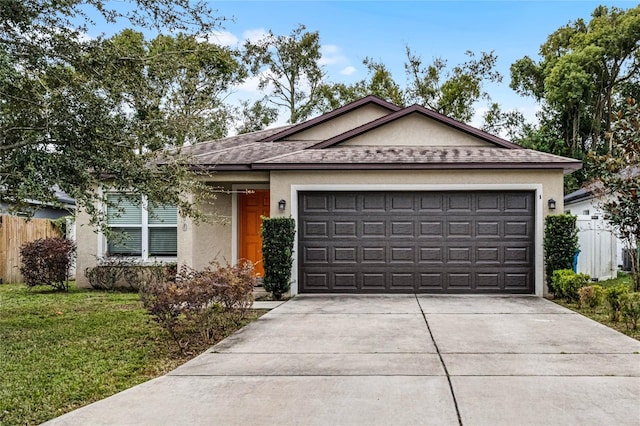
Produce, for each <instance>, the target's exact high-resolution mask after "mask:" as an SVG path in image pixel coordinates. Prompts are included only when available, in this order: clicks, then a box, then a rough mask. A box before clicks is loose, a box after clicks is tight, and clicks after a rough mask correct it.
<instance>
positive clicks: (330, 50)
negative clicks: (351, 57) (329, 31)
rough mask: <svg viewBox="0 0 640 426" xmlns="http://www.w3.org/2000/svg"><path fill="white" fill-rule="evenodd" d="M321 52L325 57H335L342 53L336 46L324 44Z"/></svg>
mask: <svg viewBox="0 0 640 426" xmlns="http://www.w3.org/2000/svg"><path fill="white" fill-rule="evenodd" d="M320 51H321V52H322V54H323V55H335V54H337V53H340V48H339V47H338V46H336V45H335V44H323V45H322V46H321V47H320Z"/></svg>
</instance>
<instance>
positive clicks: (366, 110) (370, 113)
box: [285, 104, 391, 141]
mask: <svg viewBox="0 0 640 426" xmlns="http://www.w3.org/2000/svg"><path fill="white" fill-rule="evenodd" d="M390 113H391V111H389V110H387V109H385V108H382V107H380V106H378V105H374V104H369V105H365V106H363V107H361V108H358V109H356V110H353V111H350V112H348V113H346V114H344V115H341V116H339V117H335V118H333V119H331V120H330V121H328V122H326V123H323V124H320V125H318V126H315V127H312V128H310V129H307V130H304V131H302V132H300V133H296V134H295V135H292V136H291V137H290V138H286V139H285V140H298V141H306V140H310V141H323V140H326V139H330V138H332V137H334V136H337V135H339V134H341V133H344V132H346V131H348V130H351V129H354V128H356V127H359V126H362V125H363V124H366V123H368V122H370V121H373V120H376V119H378V118H380V117H383V116H385V115H387V114H390Z"/></svg>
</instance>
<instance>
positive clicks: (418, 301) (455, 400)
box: [415, 295, 462, 426]
mask: <svg viewBox="0 0 640 426" xmlns="http://www.w3.org/2000/svg"><path fill="white" fill-rule="evenodd" d="M415 297H416V302H417V303H418V307H419V308H420V311H421V312H422V317H423V318H424V323H425V325H426V326H427V330H428V331H429V336H431V342H432V343H433V346H435V348H436V352H437V353H438V358H439V359H440V364H442V369H443V370H444V374H445V375H446V376H447V383H448V384H449V390H450V391H451V397H452V398H453V405H454V407H455V408H456V416H458V424H459V426H462V416H460V408H459V407H458V400H457V399H456V393H455V392H454V390H453V384H452V383H451V376H450V375H449V370H447V365H446V364H445V362H444V359H443V358H442V354H441V353H440V348H438V343H436V339H435V338H434V337H433V333H432V332H431V327H430V326H429V321H427V316H426V314H425V313H424V311H423V310H422V306H421V305H420V299H418V295H415Z"/></svg>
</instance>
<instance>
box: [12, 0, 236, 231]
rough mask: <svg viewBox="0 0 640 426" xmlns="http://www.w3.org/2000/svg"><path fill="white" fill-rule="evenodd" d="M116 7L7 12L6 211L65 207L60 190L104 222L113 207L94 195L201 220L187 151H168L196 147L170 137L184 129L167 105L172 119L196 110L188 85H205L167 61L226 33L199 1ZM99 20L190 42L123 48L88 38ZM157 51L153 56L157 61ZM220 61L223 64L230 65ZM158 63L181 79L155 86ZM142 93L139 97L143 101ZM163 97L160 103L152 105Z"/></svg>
mask: <svg viewBox="0 0 640 426" xmlns="http://www.w3.org/2000/svg"><path fill="white" fill-rule="evenodd" d="M114 7H115V6H113V5H112V3H109V2H104V1H102V0H91V1H89V2H80V1H79V0H71V1H66V2H46V1H43V0H34V1H31V2H23V1H20V0H7V1H5V2H4V3H3V7H2V8H1V9H0V17H1V18H2V19H0V62H1V63H2V69H1V71H0V202H3V203H7V204H9V205H10V206H11V207H12V208H13V209H21V210H23V209H24V208H26V207H29V206H33V204H32V203H30V202H29V200H35V201H38V202H41V203H56V201H57V200H56V199H55V197H54V194H53V190H52V188H53V187H54V186H58V187H60V188H61V189H62V190H63V191H65V192H67V193H68V194H69V195H71V196H72V197H74V198H75V199H76V203H77V205H78V207H79V208H81V209H83V210H84V211H86V212H88V213H89V214H90V215H91V217H92V218H93V221H94V222H101V219H104V218H103V217H102V213H101V210H99V209H97V208H96V206H97V202H98V201H105V200H104V199H103V197H102V196H101V195H100V192H99V191H96V189H99V188H106V187H109V188H113V189H115V190H119V191H133V192H136V193H140V194H145V195H146V196H147V197H148V199H149V202H150V204H151V205H152V206H155V205H156V204H158V203H162V204H164V203H171V204H177V205H179V207H180V209H181V211H182V213H183V214H187V215H191V216H195V217H198V212H197V210H196V209H195V208H194V206H193V204H192V203H191V202H189V201H188V200H186V199H184V198H182V194H183V193H185V192H190V191H192V190H194V189H197V188H198V185H199V183H198V181H197V179H196V176H194V174H193V173H191V172H190V171H189V170H188V168H187V163H186V162H185V161H184V159H183V158H181V156H180V155H179V150H175V151H173V152H168V151H166V150H165V148H167V147H171V146H176V147H177V146H179V145H180V144H181V143H182V142H183V141H184V140H185V139H188V138H189V135H188V134H187V133H183V134H182V135H180V134H178V132H173V133H172V132H171V131H170V130H171V128H172V126H173V128H174V129H175V128H176V126H175V124H172V123H168V124H166V125H165V124H163V118H165V117H166V116H165V115H163V113H162V111H161V109H162V106H163V105H164V104H163V103H164V102H166V105H167V106H169V105H171V107H169V108H172V106H173V105H179V104H181V103H182V105H187V104H188V102H185V99H187V98H188V97H189V95H188V94H189V93H191V94H193V93H195V92H194V90H193V87H191V88H190V86H189V85H190V84H191V83H192V82H195V81H199V80H198V78H191V77H187V76H186V75H185V74H188V73H189V71H186V70H187V69H186V68H181V69H179V70H177V69H174V68H172V67H173V64H174V63H175V61H176V55H174V54H169V53H168V52H169V51H170V50H172V49H174V48H178V49H187V50H188V49H191V48H193V47H194V46H195V44H193V43H194V39H193V38H192V37H191V36H195V35H198V34H204V33H207V32H209V31H210V30H212V29H213V28H216V27H217V26H218V24H219V19H218V18H216V17H214V16H213V15H212V13H211V11H210V10H209V9H208V7H207V6H206V5H205V4H204V3H201V2H192V1H190V0H171V1H169V0H132V1H130V4H129V5H128V7H121V5H118V9H115V8H114ZM121 11H124V12H121ZM96 16H98V17H99V18H96ZM96 19H104V20H105V21H106V22H107V23H118V22H122V21H124V22H129V23H131V24H133V25H136V26H137V27H139V28H147V29H154V28H155V29H162V30H166V31H173V32H175V33H179V32H181V31H182V32H184V33H185V34H189V35H185V36H178V37H176V38H172V39H171V40H169V39H167V38H162V37H160V38H158V39H157V44H156V45H154V46H151V45H150V44H145V43H143V42H141V40H140V36H139V35H136V34H135V33H133V32H132V33H128V34H127V35H126V36H124V35H121V36H120V37H116V38H115V39H114V40H105V38H104V37H103V36H98V37H96V38H89V37H88V36H87V35H86V34H87V31H89V30H90V29H91V28H92V25H94V24H93V22H94V21H95V20H96ZM181 37H182V38H181ZM171 43H178V44H181V43H184V44H183V45H180V46H176V45H171ZM187 45H189V46H190V47H187ZM153 49H156V51H155V52H156V53H154V55H155V56H153V55H150V54H149V53H150V52H152V51H154V50H153ZM163 49H164V50H163ZM123 53H125V54H124V55H123ZM184 53H186V52H183V54H184ZM217 53H219V54H220V55H221V56H220V57H219V58H218V60H219V61H221V62H225V61H226V60H227V59H228V56H226V53H225V52H222V51H221V50H217ZM212 54H213V53H212ZM187 56H188V55H187ZM182 58H185V56H184V55H182ZM209 59H211V58H210V57H207V60H209ZM190 60H195V58H191V59H190ZM109 61H114V62H113V63H111V64H110V63H109ZM151 62H153V64H154V66H156V65H157V67H158V69H160V70H162V72H163V73H164V74H163V76H171V78H170V81H169V82H168V83H167V84H165V85H160V84H159V83H158V81H157V80H156V81H155V83H156V86H153V84H154V80H153V78H151V77H152V76H151V75H150V74H149V70H150V67H149V64H150V63H151ZM187 62H189V61H187ZM143 65H144V66H143ZM187 68H188V67H187ZM179 74H181V76H180V77H178V75H179ZM183 77H184V78H183ZM119 79H121V80H119ZM186 82H188V83H186ZM183 83H185V84H184V85H183ZM136 84H140V87H139V89H140V90H137V91H136V90H133V89H134V88H135V85H136ZM179 86H181V87H179ZM147 88H151V89H153V90H155V92H153V96H152V95H149V94H145V93H142V90H143V89H144V90H146V89H147ZM161 88H162V89H161ZM182 89H185V90H182ZM161 90H165V91H164V92H162V99H163V100H162V101H161V102H160V103H158V102H157V97H156V98H155V99H154V96H156V95H157V94H158V93H159V92H158V91H161ZM196 92H197V91H196ZM183 95H185V96H183ZM174 100H175V101H174ZM165 112H166V111H165ZM159 163H164V165H163V166H162V167H159V166H158V164H159ZM105 181H108V184H105Z"/></svg>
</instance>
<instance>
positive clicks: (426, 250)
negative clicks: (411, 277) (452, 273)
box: [418, 247, 444, 264]
mask: <svg viewBox="0 0 640 426" xmlns="http://www.w3.org/2000/svg"><path fill="white" fill-rule="evenodd" d="M418 249H419V253H420V257H419V259H418V263H419V264H423V263H426V264H442V263H443V262H444V253H443V250H442V247H419V248H418Z"/></svg>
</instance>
